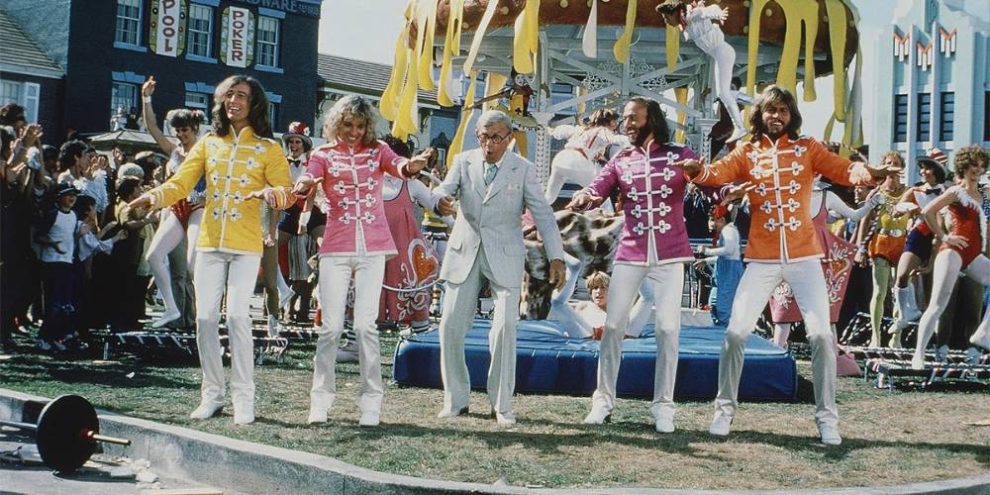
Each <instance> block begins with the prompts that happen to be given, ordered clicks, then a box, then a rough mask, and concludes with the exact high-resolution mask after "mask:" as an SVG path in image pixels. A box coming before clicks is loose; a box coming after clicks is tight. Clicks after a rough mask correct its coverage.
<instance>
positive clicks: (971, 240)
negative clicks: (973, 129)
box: [911, 145, 990, 369]
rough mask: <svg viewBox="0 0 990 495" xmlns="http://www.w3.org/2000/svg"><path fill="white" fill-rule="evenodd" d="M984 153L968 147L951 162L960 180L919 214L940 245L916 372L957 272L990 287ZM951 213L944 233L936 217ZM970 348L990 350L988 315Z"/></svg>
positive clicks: (917, 348) (920, 329)
mask: <svg viewBox="0 0 990 495" xmlns="http://www.w3.org/2000/svg"><path fill="white" fill-rule="evenodd" d="M987 158H988V155H987V151H986V150H984V149H983V148H982V147H980V146H978V145H977V146H968V147H965V148H962V149H960V150H958V151H956V156H955V159H954V161H953V163H954V165H955V174H956V178H957V180H958V183H956V185H954V186H952V187H950V188H949V189H947V190H946V191H945V192H944V193H942V195H941V196H939V197H938V198H936V199H935V200H934V201H932V202H931V203H928V206H925V208H924V210H922V214H923V215H924V217H925V221H926V222H927V223H928V227H929V228H931V230H932V233H933V234H934V235H935V238H936V239H940V240H941V241H942V244H941V246H940V247H939V251H938V254H937V255H935V264H934V267H933V269H932V299H931V301H929V302H928V308H926V309H925V312H924V313H923V314H922V315H921V321H920V322H918V341H917V345H916V346H915V349H914V357H913V358H912V359H911V367H912V368H914V369H924V368H925V348H926V347H928V341H929V340H930V339H931V338H932V334H933V333H935V327H936V326H938V319H939V317H940V316H942V312H943V311H945V307H946V305H947V304H948V302H949V296H950V295H952V287H953V286H954V285H955V284H956V281H957V280H958V279H959V274H960V272H962V273H964V274H965V275H966V276H967V277H970V278H972V279H973V280H975V281H977V282H979V283H981V284H983V286H984V287H986V286H990V259H988V258H987V256H986V254H984V253H985V252H986V242H987V218H986V215H984V213H983V208H982V195H981V194H980V189H979V184H978V182H979V179H980V176H982V175H983V173H984V172H986V169H987ZM945 208H948V209H949V218H950V220H951V222H950V223H951V230H950V231H949V232H948V233H946V232H945V229H944V228H943V227H942V226H941V225H940V224H939V222H938V217H939V213H940V212H941V211H942V210H943V209H945ZM969 341H970V343H972V344H973V345H976V346H979V347H982V348H984V349H990V311H987V312H985V313H984V315H983V321H981V322H980V326H979V327H978V328H977V329H976V332H975V333H974V334H973V336H972V337H970V339H969Z"/></svg>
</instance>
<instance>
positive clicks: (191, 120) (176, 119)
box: [165, 108, 206, 131]
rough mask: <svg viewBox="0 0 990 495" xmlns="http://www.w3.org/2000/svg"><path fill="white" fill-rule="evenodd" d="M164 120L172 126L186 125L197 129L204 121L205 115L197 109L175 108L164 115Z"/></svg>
mask: <svg viewBox="0 0 990 495" xmlns="http://www.w3.org/2000/svg"><path fill="white" fill-rule="evenodd" d="M165 120H168V121H169V125H171V126H172V127H173V128H179V127H188V128H190V129H193V130H195V131H198V130H199V126H200V124H202V123H203V122H205V121H206V115H205V114H204V113H203V111H202V110H198V109H188V108H176V109H175V110H170V111H169V112H168V114H166V115H165Z"/></svg>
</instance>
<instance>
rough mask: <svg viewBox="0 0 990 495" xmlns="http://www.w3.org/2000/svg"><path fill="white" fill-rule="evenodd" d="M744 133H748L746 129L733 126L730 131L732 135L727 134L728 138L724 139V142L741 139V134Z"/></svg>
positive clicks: (743, 134)
mask: <svg viewBox="0 0 990 495" xmlns="http://www.w3.org/2000/svg"><path fill="white" fill-rule="evenodd" d="M746 134H749V133H748V132H747V131H746V129H743V128H742V127H736V128H735V129H734V130H733V131H732V135H731V136H729V139H726V140H725V142H726V143H734V142H736V141H738V140H740V139H742V138H743V136H745V135H746Z"/></svg>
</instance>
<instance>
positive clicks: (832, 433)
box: [818, 423, 842, 445]
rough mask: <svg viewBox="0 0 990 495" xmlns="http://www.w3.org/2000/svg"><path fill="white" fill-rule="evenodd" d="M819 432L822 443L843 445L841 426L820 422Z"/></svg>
mask: <svg viewBox="0 0 990 495" xmlns="http://www.w3.org/2000/svg"><path fill="white" fill-rule="evenodd" d="M818 433H819V434H820V436H821V439H822V443H824V444H825V445H841V444H842V437H840V436H839V427H838V426H835V425H827V424H824V423H822V424H819V425H818Z"/></svg>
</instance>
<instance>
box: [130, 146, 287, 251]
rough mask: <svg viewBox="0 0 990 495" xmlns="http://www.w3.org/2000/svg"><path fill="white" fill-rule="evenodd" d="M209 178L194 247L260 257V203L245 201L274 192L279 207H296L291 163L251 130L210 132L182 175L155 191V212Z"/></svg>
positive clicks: (279, 149) (192, 152) (182, 167)
mask: <svg viewBox="0 0 990 495" xmlns="http://www.w3.org/2000/svg"><path fill="white" fill-rule="evenodd" d="M201 178H205V179H206V205H205V206H204V209H203V211H204V215H203V223H202V225H201V226H200V231H199V240H198V242H197V243H196V247H197V248H198V249H199V250H200V251H223V252H228V253H235V254H261V252H262V249H263V245H262V236H261V204H262V202H264V200H263V199H256V198H251V199H247V196H248V195H249V194H251V193H253V192H255V191H259V190H261V189H264V188H265V187H267V186H271V187H272V191H273V193H274V197H275V203H276V204H275V205H274V206H275V208H276V209H279V210H282V209H285V208H288V207H289V206H291V205H292V201H293V198H292V195H291V194H290V190H291V187H292V181H291V179H290V178H289V163H288V161H286V159H285V154H284V153H283V151H282V147H281V146H280V145H279V143H278V142H277V141H275V140H274V139H268V138H263V137H259V136H258V135H257V134H255V133H254V130H253V129H251V127H245V128H243V129H241V132H240V133H239V134H238V135H237V136H236V137H235V136H234V135H233V132H231V133H230V134H228V135H226V136H218V135H216V134H215V133H213V132H211V133H209V134H207V135H205V136H203V137H202V138H201V139H200V140H199V142H197V143H196V144H195V145H194V146H193V148H192V150H190V151H189V154H188V155H186V159H185V161H183V162H182V165H180V166H179V169H178V171H176V173H175V175H173V176H172V177H171V178H170V179H169V180H168V181H166V182H165V183H164V184H162V185H160V186H158V187H156V188H154V189H152V190H151V191H150V192H149V193H148V194H150V195H151V197H152V204H153V206H154V207H155V208H166V207H168V206H171V205H172V204H173V203H176V202H178V201H179V200H181V199H185V197H186V196H187V195H188V194H189V192H190V191H192V190H193V188H194V187H195V186H196V183H197V182H199V180H200V179H201Z"/></svg>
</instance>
